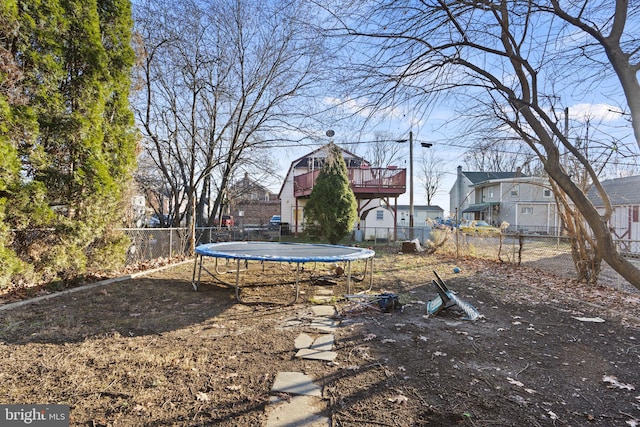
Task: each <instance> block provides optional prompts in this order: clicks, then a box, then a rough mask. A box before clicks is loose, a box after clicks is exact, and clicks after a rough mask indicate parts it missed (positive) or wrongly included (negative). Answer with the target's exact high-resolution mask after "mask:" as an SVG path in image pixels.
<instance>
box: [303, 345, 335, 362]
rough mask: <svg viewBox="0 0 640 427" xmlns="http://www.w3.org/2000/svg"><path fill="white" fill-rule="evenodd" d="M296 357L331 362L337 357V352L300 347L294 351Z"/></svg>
mask: <svg viewBox="0 0 640 427" xmlns="http://www.w3.org/2000/svg"><path fill="white" fill-rule="evenodd" d="M296 357H299V358H301V359H312V360H324V361H327V362H332V361H333V360H335V358H336V357H338V353H336V352H335V351H322V350H314V349H312V348H301V349H300V350H298V352H297V353H296Z"/></svg>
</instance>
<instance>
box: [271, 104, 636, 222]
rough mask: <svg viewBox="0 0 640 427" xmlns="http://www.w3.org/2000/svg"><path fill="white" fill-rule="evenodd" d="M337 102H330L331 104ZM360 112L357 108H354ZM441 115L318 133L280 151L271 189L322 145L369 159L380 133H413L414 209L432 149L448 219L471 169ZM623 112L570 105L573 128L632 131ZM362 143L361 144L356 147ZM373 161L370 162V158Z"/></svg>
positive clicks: (398, 117) (448, 117)
mask: <svg viewBox="0 0 640 427" xmlns="http://www.w3.org/2000/svg"><path fill="white" fill-rule="evenodd" d="M330 102H333V101H327V103H330ZM353 108H354V109H356V106H355V105H354V106H353ZM434 111H437V113H432V114H431V115H430V117H425V118H423V119H422V120H420V121H417V120H411V119H408V118H407V117H406V115H404V114H388V112H386V113H385V114H386V115H385V116H382V117H380V118H379V120H378V122H377V124H376V125H372V127H371V129H370V131H368V132H357V133H355V132H351V131H349V130H348V129H341V128H340V127H339V126H338V127H336V128H335V135H334V137H333V138H329V137H326V135H324V133H325V132H326V130H325V131H323V130H318V134H319V135H320V136H319V137H318V139H317V142H313V143H309V144H304V145H301V146H299V147H293V148H291V149H280V150H279V152H278V163H279V165H280V171H281V177H280V178H281V179H279V181H278V183H277V184H275V185H273V186H272V187H271V189H272V190H273V191H275V192H278V191H279V190H280V186H281V185H282V179H284V175H285V174H286V173H287V171H288V170H289V167H290V165H291V162H292V161H293V160H295V159H297V158H299V157H301V156H304V155H305V154H307V153H309V152H311V151H313V150H315V149H317V148H319V147H320V146H322V145H324V144H326V143H328V142H330V140H332V141H333V142H335V143H336V144H337V145H339V146H341V147H343V148H344V149H346V150H348V151H350V152H353V153H354V154H357V155H361V156H363V157H365V158H366V155H365V152H364V151H365V149H366V142H367V141H374V140H375V139H376V135H377V134H376V132H381V133H384V134H387V135H390V136H392V137H393V138H394V139H396V138H397V139H408V134H409V131H411V132H413V138H414V150H413V154H414V159H413V162H414V206H419V205H426V204H427V202H426V197H425V193H424V190H423V189H422V182H421V179H420V157H421V156H422V155H423V154H424V150H432V154H433V155H434V156H435V157H436V158H438V159H439V160H440V165H441V168H442V171H443V177H442V181H441V185H440V188H439V190H438V192H437V194H436V196H435V197H434V199H433V200H432V205H437V206H440V207H441V208H442V209H443V210H444V216H445V217H446V216H448V215H450V206H449V191H450V190H451V188H452V187H453V185H454V183H455V180H456V173H457V167H458V166H462V167H463V170H469V168H467V167H466V165H465V162H464V155H465V152H466V149H465V148H464V142H461V141H460V140H459V137H458V136H456V135H455V131H452V130H450V129H449V130H448V124H451V123H452V122H453V123H455V121H452V120H453V118H454V113H453V112H451V111H449V110H448V109H447V108H446V106H442V108H438V109H434ZM616 111H619V109H618V108H617V107H615V106H612V105H610V104H607V103H604V102H602V103H592V104H589V103H585V102H579V103H575V104H571V105H570V106H569V116H570V120H571V123H572V124H571V126H575V127H579V126H584V125H585V123H586V121H587V120H589V121H590V122H591V123H592V124H593V123H599V124H600V126H606V127H610V128H611V129H618V130H620V131H621V132H622V133H623V134H628V133H630V132H631V128H630V126H629V124H628V122H626V120H625V119H624V116H623V115H622V114H620V113H617V112H616ZM358 142H360V144H356V143H358ZM421 142H429V143H432V144H433V145H432V147H431V148H428V149H425V148H423V147H421V145H420V143H421ZM404 145H405V147H404V149H403V152H402V155H401V157H400V158H399V162H398V165H397V166H398V167H402V168H406V169H407V172H408V169H409V149H408V142H406V143H404ZM368 160H369V159H368ZM398 204H400V205H408V204H409V179H408V178H407V191H406V192H405V193H404V194H402V195H401V196H400V197H399V198H398Z"/></svg>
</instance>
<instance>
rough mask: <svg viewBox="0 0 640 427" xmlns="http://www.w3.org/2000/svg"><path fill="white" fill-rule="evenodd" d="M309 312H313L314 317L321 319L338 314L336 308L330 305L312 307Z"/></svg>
mask: <svg viewBox="0 0 640 427" xmlns="http://www.w3.org/2000/svg"><path fill="white" fill-rule="evenodd" d="M311 311H313V314H314V315H316V316H323V317H333V316H335V315H336V314H338V313H337V311H336V308H335V307H334V306H332V305H314V306H312V307H311Z"/></svg>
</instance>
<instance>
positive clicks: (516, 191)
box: [511, 185, 520, 196]
mask: <svg viewBox="0 0 640 427" xmlns="http://www.w3.org/2000/svg"><path fill="white" fill-rule="evenodd" d="M518 194H520V186H519V185H514V186H513V187H512V188H511V195H512V196H518Z"/></svg>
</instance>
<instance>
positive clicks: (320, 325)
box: [309, 317, 338, 332]
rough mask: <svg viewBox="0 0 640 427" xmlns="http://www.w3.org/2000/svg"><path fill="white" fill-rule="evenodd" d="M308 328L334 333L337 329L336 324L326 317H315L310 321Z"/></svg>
mask: <svg viewBox="0 0 640 427" xmlns="http://www.w3.org/2000/svg"><path fill="white" fill-rule="evenodd" d="M309 327H311V328H313V329H318V330H320V331H324V332H334V331H335V330H336V328H337V327H338V322H337V321H335V320H333V319H329V318H328V317H315V318H313V320H311V324H310V325H309Z"/></svg>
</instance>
